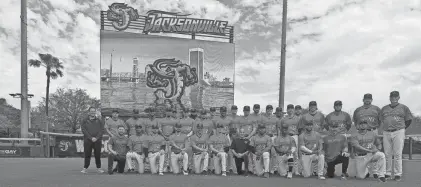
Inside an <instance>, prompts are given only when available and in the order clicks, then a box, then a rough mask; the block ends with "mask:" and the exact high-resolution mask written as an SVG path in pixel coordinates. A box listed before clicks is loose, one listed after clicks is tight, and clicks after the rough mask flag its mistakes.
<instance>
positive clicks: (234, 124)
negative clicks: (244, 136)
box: [228, 105, 241, 173]
mask: <svg viewBox="0 0 421 187" xmlns="http://www.w3.org/2000/svg"><path fill="white" fill-rule="evenodd" d="M237 112H238V107H237V106H236V105H232V106H231V115H230V116H229V118H230V119H231V126H230V127H229V136H230V140H233V139H234V138H235V136H238V133H237V132H238V126H239V124H240V120H241V117H240V116H238V115H237ZM228 162H229V163H230V165H229V172H230V173H234V172H237V167H236V165H235V164H234V163H235V160H234V155H233V153H232V152H231V151H230V152H228ZM240 169H241V168H240Z"/></svg>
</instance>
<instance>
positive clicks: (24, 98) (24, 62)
mask: <svg viewBox="0 0 421 187" xmlns="http://www.w3.org/2000/svg"><path fill="white" fill-rule="evenodd" d="M26 6H27V1H26V0H21V8H20V11H21V15H20V33H21V35H20V36H21V38H20V42H21V43H20V48H21V52H20V61H21V71H20V75H21V77H20V88H21V94H20V95H19V97H20V98H21V108H20V121H21V127H20V128H21V132H20V134H21V138H28V128H29V108H28V104H29V101H28V59H27V58H28V56H27V49H28V48H27V44H28V41H27V30H26V27H27V13H26ZM13 97H14V96H13Z"/></svg>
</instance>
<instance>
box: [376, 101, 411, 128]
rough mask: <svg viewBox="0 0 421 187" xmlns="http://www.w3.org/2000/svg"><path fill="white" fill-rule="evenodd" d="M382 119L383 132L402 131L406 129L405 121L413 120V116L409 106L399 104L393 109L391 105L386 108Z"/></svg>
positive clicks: (382, 112)
mask: <svg viewBox="0 0 421 187" xmlns="http://www.w3.org/2000/svg"><path fill="white" fill-rule="evenodd" d="M380 118H381V121H382V122H383V130H400V129H404V128H405V121H408V120H412V118H413V116H412V113H411V111H410V110H409V108H408V107H407V106H405V105H404V104H400V103H399V104H398V105H396V106H395V107H393V108H392V107H391V106H390V105H386V106H384V107H383V108H382V110H381V115H380Z"/></svg>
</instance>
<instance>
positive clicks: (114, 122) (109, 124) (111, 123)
mask: <svg viewBox="0 0 421 187" xmlns="http://www.w3.org/2000/svg"><path fill="white" fill-rule="evenodd" d="M118 115H119V112H118V110H117V109H113V111H112V114H111V118H109V119H107V120H106V121H105V127H104V128H105V130H106V131H107V133H108V135H110V136H111V137H112V136H118V134H119V133H118V130H117V127H118V126H120V125H123V126H124V127H125V128H126V133H125V134H127V126H126V124H125V123H124V121H123V120H121V119H120V118H118Z"/></svg>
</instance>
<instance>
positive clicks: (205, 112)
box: [200, 109, 208, 115]
mask: <svg viewBox="0 0 421 187" xmlns="http://www.w3.org/2000/svg"><path fill="white" fill-rule="evenodd" d="M207 113H208V111H206V110H205V109H203V110H201V111H200V114H202V115H206V114H207Z"/></svg>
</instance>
